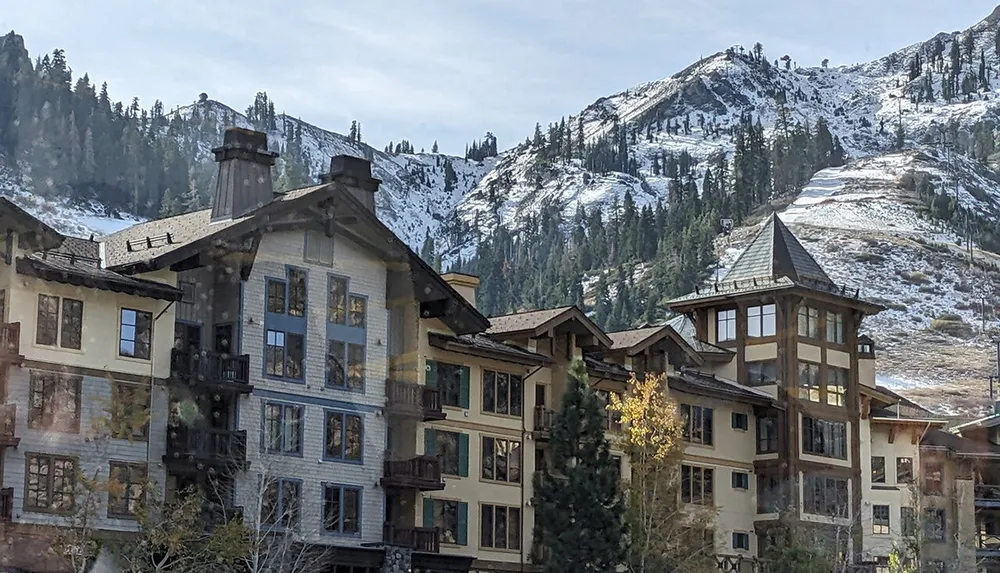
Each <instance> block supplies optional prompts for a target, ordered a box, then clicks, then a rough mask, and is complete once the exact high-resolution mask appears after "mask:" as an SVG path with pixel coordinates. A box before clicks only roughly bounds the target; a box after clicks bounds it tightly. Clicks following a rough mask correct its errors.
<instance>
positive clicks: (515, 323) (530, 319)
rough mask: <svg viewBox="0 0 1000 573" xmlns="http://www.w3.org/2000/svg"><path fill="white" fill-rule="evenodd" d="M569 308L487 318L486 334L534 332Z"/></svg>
mask: <svg viewBox="0 0 1000 573" xmlns="http://www.w3.org/2000/svg"><path fill="white" fill-rule="evenodd" d="M571 308H573V307H572V306H560V307H558V308H546V309H542V310H529V311H527V312H517V313H514V314H504V315H501V316H491V317H490V318H489V320H490V327H489V328H488V329H486V334H490V335H497V334H509V333H512V332H523V331H525V330H535V329H536V328H538V327H540V326H542V325H543V324H545V323H546V322H548V321H550V320H552V319H553V318H556V317H557V316H559V315H560V314H562V313H564V312H566V311H568V310H570V309H571Z"/></svg>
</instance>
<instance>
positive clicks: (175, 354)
mask: <svg viewBox="0 0 1000 573" xmlns="http://www.w3.org/2000/svg"><path fill="white" fill-rule="evenodd" d="M170 373H171V374H172V375H173V376H176V377H177V378H178V379H180V380H184V381H186V382H197V383H209V384H217V385H225V386H229V387H231V388H233V389H235V390H239V391H245V392H249V391H251V390H252V388H250V386H249V384H250V355H248V354H241V355H238V356H230V355H228V354H220V353H218V352H208V351H205V350H202V351H197V350H182V349H177V348H175V349H173V350H172V351H171V353H170Z"/></svg>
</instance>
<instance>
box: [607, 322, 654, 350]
mask: <svg viewBox="0 0 1000 573" xmlns="http://www.w3.org/2000/svg"><path fill="white" fill-rule="evenodd" d="M664 328H666V326H649V327H646V328H637V329H635V330H621V331H618V332H609V333H608V338H610V339H611V350H624V349H627V348H632V347H633V346H635V345H636V344H639V343H641V342H642V341H644V340H646V339H647V338H649V337H650V336H653V335H655V334H656V333H658V332H660V331H662V330H663V329H664Z"/></svg>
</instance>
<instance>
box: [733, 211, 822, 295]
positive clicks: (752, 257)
mask: <svg viewBox="0 0 1000 573" xmlns="http://www.w3.org/2000/svg"><path fill="white" fill-rule="evenodd" d="M781 277H786V278H789V279H791V280H792V281H793V282H804V281H807V280H809V281H816V282H821V283H827V284H830V285H832V284H833V281H832V280H831V279H830V277H829V276H828V275H827V274H826V272H825V271H824V270H823V268H822V267H820V266H819V263H817V262H816V259H814V258H813V257H812V255H810V254H809V251H807V250H806V249H805V247H803V246H802V243H800V242H799V240H798V239H796V238H795V235H793V234H792V232H791V231H789V230H788V227H786V226H785V224H784V223H782V222H781V219H779V218H778V214H777V213H771V216H770V217H768V218H767V220H766V221H765V223H764V226H763V227H762V228H761V229H760V231H758V232H757V236H756V237H754V239H753V241H752V242H751V243H750V246H749V247H747V248H746V250H744V251H743V253H742V254H741V255H740V256H739V258H738V259H736V262H735V263H733V266H732V267H731V268H730V269H729V272H728V273H727V274H726V278H725V280H726V281H740V280H748V279H755V278H771V279H779V278H781Z"/></svg>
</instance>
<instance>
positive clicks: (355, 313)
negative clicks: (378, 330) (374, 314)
mask: <svg viewBox="0 0 1000 573" xmlns="http://www.w3.org/2000/svg"><path fill="white" fill-rule="evenodd" d="M350 305H351V313H350V317H349V322H348V324H350V326H353V327H355V328H364V327H365V324H367V315H368V301H367V300H366V299H365V298H364V297H362V296H357V295H353V294H352V295H351V297H350Z"/></svg>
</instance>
